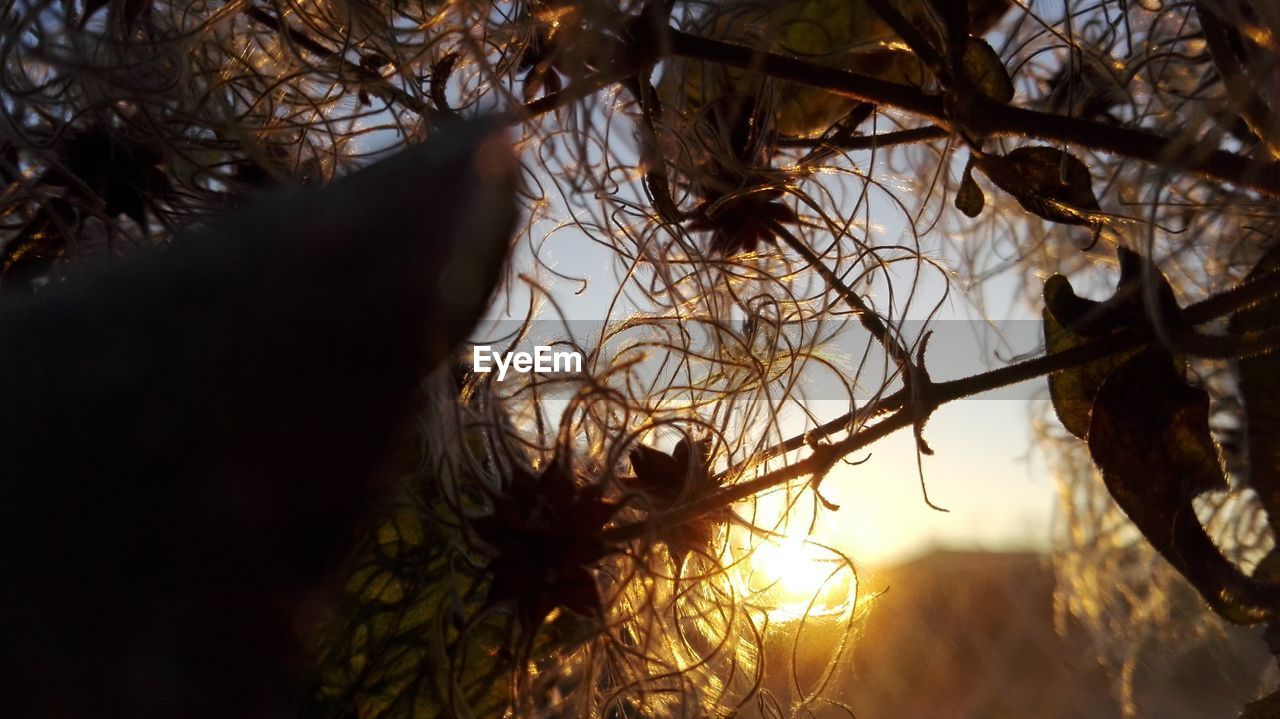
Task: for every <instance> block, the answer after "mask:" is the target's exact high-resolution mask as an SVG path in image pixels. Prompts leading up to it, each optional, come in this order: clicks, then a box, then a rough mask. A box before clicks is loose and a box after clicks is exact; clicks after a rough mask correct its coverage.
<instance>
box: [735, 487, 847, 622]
mask: <svg viewBox="0 0 1280 719" xmlns="http://www.w3.org/2000/svg"><path fill="white" fill-rule="evenodd" d="M762 504H763V503H762ZM761 509H763V507H760V506H757V510H758V513H757V521H758V525H759V526H764V527H768V526H771V525H773V526H777V527H778V529H779V530H780V531H778V532H777V533H776V534H770V535H767V536H761V535H759V534H755V535H751V534H749V533H748V532H746V531H745V530H740V533H739V535H738V536H737V537H736V538H735V539H736V541H734V542H732V543H731V544H732V548H731V551H732V553H733V554H734V555H735V556H734V559H735V560H736V565H735V566H736V569H737V573H738V576H739V578H740V583H741V585H742V589H743V590H744V592H745V593H746V594H747V595H748V596H749V597H750V598H751V602H752V603H753V604H755V605H757V606H760V607H763V608H764V609H766V610H767V611H768V612H769V616H770V618H771V619H774V620H775V621H777V620H789V619H798V618H801V617H806V616H808V617H817V616H827V615H834V614H845V613H847V612H848V611H850V609H851V608H852V607H853V602H854V596H855V594H856V591H857V579H856V578H855V576H854V568H853V566H852V565H851V564H850V563H849V561H848V560H847V559H845V558H844V557H842V556H841V554H840V553H839V552H837V551H835V550H834V549H831V548H829V547H826V546H823V545H822V544H820V543H818V542H815V541H813V539H812V538H810V537H807V536H805V535H804V533H802V532H789V531H786V530H787V528H788V524H789V523H788V522H787V521H786V518H785V517H783V516H781V511H782V506H779V507H777V509H778V511H779V514H778V515H777V516H778V520H779V521H777V522H776V523H769V522H763V521H759V520H760V519H761V518H760V516H759V510H761Z"/></svg>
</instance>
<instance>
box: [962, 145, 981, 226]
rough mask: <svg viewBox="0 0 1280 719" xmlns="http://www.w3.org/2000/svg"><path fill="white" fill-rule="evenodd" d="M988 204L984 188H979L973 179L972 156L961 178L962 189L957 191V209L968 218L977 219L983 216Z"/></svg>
mask: <svg viewBox="0 0 1280 719" xmlns="http://www.w3.org/2000/svg"><path fill="white" fill-rule="evenodd" d="M986 203H987V196H986V195H984V194H983V193H982V188H981V187H978V183H977V182H976V181H975V180H974V179H973V157H972V156H971V157H970V158H969V162H967V163H966V164H965V166H964V176H963V177H961V178H960V189H959V190H957V191H956V209H958V210H960V211H961V212H963V213H964V214H965V216H967V217H977V216H978V215H980V214H982V208H983V206H984V205H986Z"/></svg>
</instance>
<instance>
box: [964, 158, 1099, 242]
mask: <svg viewBox="0 0 1280 719" xmlns="http://www.w3.org/2000/svg"><path fill="white" fill-rule="evenodd" d="M977 166H978V169H980V170H982V172H983V173H984V174H985V175H986V176H987V177H989V178H990V179H991V181H992V182H994V183H995V184H996V185H997V186H998V187H999V188H1000V189H1002V190H1004V191H1005V192H1008V193H1009V194H1010V195H1013V196H1014V198H1015V199H1017V200H1018V204H1020V205H1022V206H1023V207H1024V208H1025V209H1026V210H1027V211H1028V212H1031V213H1034V214H1036V215H1038V216H1040V217H1043V218H1044V219H1046V220H1050V221H1052V222H1061V223H1064V224H1068V225H1090V224H1094V223H1095V222H1096V219H1095V218H1094V216H1093V215H1094V213H1095V212H1097V211H1098V209H1099V207H1098V199H1097V198H1096V197H1095V196H1094V194H1093V178H1092V177H1091V176H1090V175H1089V168H1088V167H1086V166H1085V164H1084V163H1083V162H1081V161H1080V159H1079V158H1077V157H1076V156H1075V155H1072V154H1070V153H1068V152H1063V151H1062V150H1059V149H1057V148H1056V147H1047V146H1036V147H1019V148H1017V149H1016V150H1013V151H1012V152H1010V153H1009V154H1007V155H984V156H980V157H978V158H977Z"/></svg>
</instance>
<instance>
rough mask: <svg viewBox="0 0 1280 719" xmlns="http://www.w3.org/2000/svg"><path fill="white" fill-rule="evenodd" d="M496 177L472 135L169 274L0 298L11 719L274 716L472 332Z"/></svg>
mask: <svg viewBox="0 0 1280 719" xmlns="http://www.w3.org/2000/svg"><path fill="white" fill-rule="evenodd" d="M514 182H515V166H514V161H513V159H512V154H511V151H510V149H509V147H507V146H506V145H505V144H504V141H503V140H502V138H501V136H495V135H492V134H491V133H490V132H489V131H486V130H484V129H482V128H480V127H479V126H476V125H471V126H458V127H453V128H451V129H449V130H445V131H441V132H439V133H437V134H436V136H435V137H434V138H433V139H432V140H431V141H429V142H427V143H426V144H424V145H420V146H417V147H415V148H413V149H410V150H408V151H406V152H403V153H401V154H399V155H397V156H396V157H393V158H390V159H388V160H384V161H382V162H379V163H377V164H375V165H373V166H371V167H370V168H367V169H365V170H363V171H361V172H358V173H355V174H354V175H352V176H350V177H347V178H344V179H342V180H338V181H336V182H334V183H332V184H330V185H329V186H328V187H327V188H325V189H323V190H311V191H295V192H292V193H284V194H278V195H275V196H271V197H268V198H266V199H264V200H262V201H260V202H258V203H256V204H255V205H254V206H252V207H250V208H247V209H244V210H240V211H237V212H236V213H234V214H232V215H230V216H227V217H225V218H223V219H221V220H219V221H217V222H215V223H213V224H211V225H210V226H209V227H206V228H204V229H200V230H192V231H191V232H188V233H187V234H186V236H185V237H182V238H180V239H179V240H178V241H176V242H175V243H174V246H173V249H172V250H170V251H167V252H154V253H149V254H143V255H135V256H133V257H130V258H128V259H127V260H119V259H117V260H116V261H114V262H113V263H111V264H110V265H106V264H104V265H101V266H98V267H95V268H86V269H85V270H83V271H81V272H79V273H78V274H73V276H72V278H71V280H70V281H69V282H67V283H66V284H63V285H58V286H54V287H51V288H47V289H45V290H44V291H41V292H38V293H36V294H35V295H34V296H30V297H20V296H14V297H12V298H8V297H0V473H2V474H0V476H2V481H3V494H2V495H0V666H3V667H5V668H4V669H3V670H2V671H0V688H2V689H3V697H4V698H3V700H0V705H3V706H4V707H5V709H4V712H3V713H4V714H5V715H6V716H14V717H19V716H21V717H33V718H34V717H219V718H220V719H230V718H233V717H274V716H288V715H290V714H294V713H296V710H295V709H294V708H293V705H294V702H295V700H296V698H297V692H298V678H299V672H300V668H301V654H300V649H301V647H302V645H303V644H304V643H305V639H306V632H307V630H308V628H309V627H311V626H312V625H313V623H314V621H315V619H316V618H317V616H318V614H319V613H320V612H322V611H323V608H324V606H325V603H326V601H327V600H328V599H329V597H330V590H332V589H333V584H334V579H335V574H336V572H337V567H338V565H339V564H340V561H341V558H342V556H343V554H344V551H345V549H346V548H347V547H348V546H349V539H350V537H351V536H352V534H353V532H354V531H355V530H356V528H357V526H358V524H359V521H360V518H361V515H362V512H363V511H364V510H365V509H366V508H367V507H368V506H369V504H370V502H371V501H373V500H374V499H376V498H377V496H378V495H379V491H380V489H381V488H382V487H383V486H385V481H386V475H387V472H386V471H385V470H386V469H387V465H388V461H389V458H388V453H389V451H390V450H391V448H392V444H393V439H394V437H395V435H396V434H397V432H399V431H400V429H401V428H402V427H403V423H404V422H406V421H407V420H408V419H409V417H408V415H409V414H410V413H411V410H412V405H413V395H414V388H415V386H416V385H417V383H418V382H419V381H420V379H421V378H422V377H423V375H424V374H426V373H427V372H428V371H429V370H430V369H431V368H432V367H433V366H435V365H436V364H439V363H440V362H441V360H443V359H444V358H445V357H446V355H447V354H448V352H449V350H450V348H451V347H452V346H453V345H454V344H455V343H457V342H458V341H459V340H460V339H462V338H464V337H465V335H466V333H467V332H468V330H469V329H470V328H471V326H472V325H473V323H474V321H475V320H476V319H477V318H478V316H479V314H480V313H481V311H482V310H483V307H484V305H485V304H486V302H487V300H488V298H489V295H490V293H491V291H492V288H493V286H494V283H495V282H496V279H497V276H498V273H499V270H500V266H501V264H502V261H503V259H504V257H505V253H506V250H507V245H508V241H509V238H510V234H511V231H512V228H513V223H514V219H515V204H514V202H515V200H514Z"/></svg>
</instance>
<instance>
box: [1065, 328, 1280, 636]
mask: <svg viewBox="0 0 1280 719" xmlns="http://www.w3.org/2000/svg"><path fill="white" fill-rule="evenodd" d="M1172 359H1173V358H1172V357H1171V356H1170V355H1169V353H1168V352H1166V351H1165V350H1163V349H1161V348H1158V347H1151V348H1148V349H1146V350H1144V351H1142V352H1141V353H1139V354H1137V355H1136V356H1134V357H1132V358H1130V359H1129V360H1128V361H1126V362H1125V363H1124V364H1123V365H1122V366H1121V367H1119V368H1118V369H1116V370H1115V371H1114V372H1112V373H1111V374H1110V375H1108V376H1107V378H1106V379H1105V380H1104V381H1103V382H1102V386H1101V387H1100V388H1099V390H1098V396H1097V399H1096V400H1095V402H1094V404H1093V410H1092V413H1091V416H1090V421H1089V431H1088V438H1089V452H1090V454H1091V455H1092V456H1093V461H1094V462H1095V463H1096V464H1097V465H1098V469H1099V470H1101V472H1102V479H1103V481H1104V482H1105V483H1106V486H1107V490H1108V491H1109V492H1110V493H1111V496H1112V497H1114V498H1115V500H1116V503H1117V504H1118V505H1119V506H1120V508H1121V509H1122V510H1124V512H1125V514H1126V515H1128V516H1129V518H1130V519H1131V520H1133V523H1134V524H1135V525H1136V526H1137V527H1138V529H1139V530H1140V531H1141V532H1142V534H1143V536H1144V537H1146V538H1147V541H1148V542H1150V543H1151V546H1152V547H1153V548H1155V550H1156V551H1157V552H1159V553H1160V555H1161V556H1163V557H1164V558H1165V559H1166V560H1168V561H1169V563H1170V564H1172V565H1173V566H1174V568H1176V569H1177V570H1178V571H1179V572H1180V573H1181V574H1182V575H1183V576H1184V577H1186V578H1187V579H1188V580H1189V581H1190V582H1191V584H1192V585H1193V586H1194V587H1195V588H1196V589H1197V590H1198V591H1199V592H1200V595H1201V596H1202V597H1204V599H1205V600H1206V601H1207V602H1208V603H1209V605H1210V606H1211V607H1213V609H1214V610H1215V611H1216V612H1218V614H1220V615H1221V616H1222V617H1224V618H1225V619H1227V620H1229V621H1233V622H1237V623H1240V624H1253V623H1257V622H1261V621H1268V620H1270V618H1271V617H1273V616H1274V615H1275V609H1276V606H1277V600H1280V587H1278V586H1277V585H1275V584H1264V583H1261V582H1256V581H1254V580H1253V579H1250V578H1249V577H1247V576H1245V575H1244V574H1243V573H1242V572H1241V571H1240V570H1239V569H1238V568H1237V567H1236V566H1235V565H1234V564H1232V563H1231V562H1230V561H1229V560H1228V559H1227V558H1226V557H1224V556H1223V555H1222V552H1221V551H1220V550H1219V549H1218V548H1217V546H1216V545H1215V544H1214V543H1213V540H1212V539H1211V538H1210V537H1209V535H1208V534H1207V533H1206V532H1205V529H1204V527H1203V526H1202V525H1201V524H1200V520H1199V519H1198V518H1197V517H1196V513H1195V508H1194V507H1193V505H1192V501H1191V500H1192V499H1193V498H1195V497H1196V496H1198V495H1200V494H1202V493H1204V492H1208V491H1214V490H1225V489H1226V488H1227V481H1226V476H1225V473H1224V471H1223V469H1222V464H1221V462H1220V460H1219V458H1218V449H1217V445H1216V444H1215V443H1214V441H1213V438H1212V436H1211V435H1210V432H1209V395H1208V393H1207V392H1205V391H1204V390H1203V389H1201V388H1199V387H1192V386H1191V385H1189V384H1187V382H1186V381H1185V380H1184V379H1183V377H1182V373H1181V371H1180V368H1178V367H1176V366H1175V364H1174V363H1173V361H1172Z"/></svg>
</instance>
